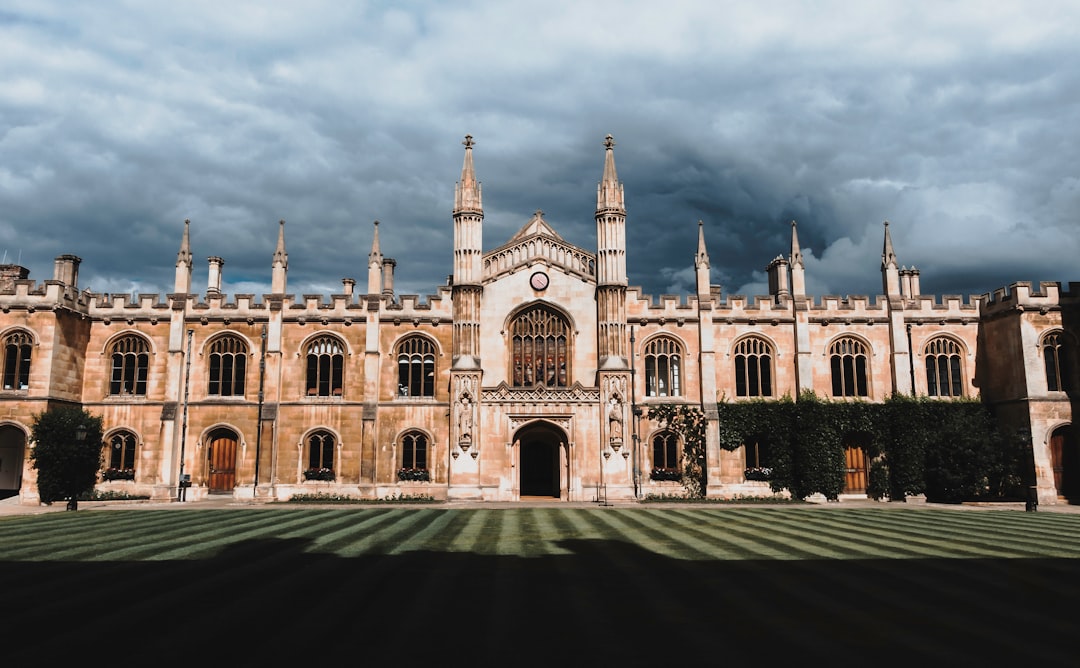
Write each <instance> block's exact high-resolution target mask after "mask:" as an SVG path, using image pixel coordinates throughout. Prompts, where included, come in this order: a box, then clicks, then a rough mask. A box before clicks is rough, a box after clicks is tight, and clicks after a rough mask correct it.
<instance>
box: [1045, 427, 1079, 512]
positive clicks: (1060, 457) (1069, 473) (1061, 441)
mask: <svg viewBox="0 0 1080 668" xmlns="http://www.w3.org/2000/svg"><path fill="white" fill-rule="evenodd" d="M1050 466H1051V468H1053V470H1054V487H1056V488H1057V493H1058V496H1063V497H1065V498H1068V499H1077V498H1080V451H1078V450H1077V447H1076V436H1075V433H1074V431H1073V427H1072V425H1065V426H1062V427H1058V428H1057V429H1055V430H1054V431H1053V432H1051V433H1050Z"/></svg>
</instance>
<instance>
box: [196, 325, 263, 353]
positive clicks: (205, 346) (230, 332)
mask: <svg viewBox="0 0 1080 668" xmlns="http://www.w3.org/2000/svg"><path fill="white" fill-rule="evenodd" d="M226 336H231V337H235V338H237V339H240V340H241V341H242V342H243V343H244V346H245V348H247V354H248V356H251V357H254V355H255V351H257V350H258V349H259V347H260V345H259V344H257V343H255V342H254V341H252V340H251V338H250V337H248V336H247V335H246V334H242V333H240V332H238V331H236V330H235V329H223V330H221V331H218V332H214V333H213V334H211V335H210V336H208V337H206V339H205V340H203V342H202V344H201V345H200V346H199V357H204V356H206V355H207V354H208V353H207V351H208V350H210V348H211V346H213V345H214V343H216V342H217V341H218V339H222V338H224V337H226Z"/></svg>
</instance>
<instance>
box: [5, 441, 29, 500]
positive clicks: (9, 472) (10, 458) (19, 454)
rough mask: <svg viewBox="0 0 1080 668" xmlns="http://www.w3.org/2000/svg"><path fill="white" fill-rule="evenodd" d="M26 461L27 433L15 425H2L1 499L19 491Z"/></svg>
mask: <svg viewBox="0 0 1080 668" xmlns="http://www.w3.org/2000/svg"><path fill="white" fill-rule="evenodd" d="M25 463H26V433H25V432H24V431H23V430H22V429H19V428H18V427H16V426H14V425H10V424H5V425H3V426H0V499H6V498H8V497H12V496H15V495H17V494H18V493H19V490H20V489H21V488H22V474H23V466H24V465H25Z"/></svg>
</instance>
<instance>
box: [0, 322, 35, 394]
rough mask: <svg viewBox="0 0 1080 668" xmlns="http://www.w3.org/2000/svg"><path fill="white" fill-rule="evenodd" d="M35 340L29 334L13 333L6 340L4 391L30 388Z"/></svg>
mask: <svg viewBox="0 0 1080 668" xmlns="http://www.w3.org/2000/svg"><path fill="white" fill-rule="evenodd" d="M33 343H34V341H33V339H32V338H31V337H30V334H29V333H27V332H13V333H11V334H8V335H7V337H6V338H5V339H4V389H5V390H25V389H27V388H28V387H30V354H31V352H32V351H33Z"/></svg>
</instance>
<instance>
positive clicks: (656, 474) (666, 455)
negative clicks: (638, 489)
mask: <svg viewBox="0 0 1080 668" xmlns="http://www.w3.org/2000/svg"><path fill="white" fill-rule="evenodd" d="M680 472H681V467H680V466H679V437H678V436H677V435H676V434H675V432H673V431H671V430H670V429H665V430H663V431H660V432H657V433H656V435H654V436H653V438H652V473H651V474H650V476H649V477H650V478H651V479H653V480H678V479H679V476H680Z"/></svg>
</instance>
